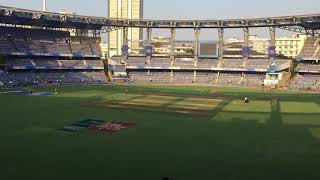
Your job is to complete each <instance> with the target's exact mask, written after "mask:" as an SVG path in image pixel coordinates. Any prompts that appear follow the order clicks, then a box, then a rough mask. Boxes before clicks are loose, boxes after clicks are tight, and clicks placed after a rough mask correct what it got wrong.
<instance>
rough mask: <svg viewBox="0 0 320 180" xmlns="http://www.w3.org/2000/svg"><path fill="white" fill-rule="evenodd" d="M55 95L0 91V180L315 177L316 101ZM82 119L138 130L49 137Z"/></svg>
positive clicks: (203, 93) (179, 93)
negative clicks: (122, 124)
mask: <svg viewBox="0 0 320 180" xmlns="http://www.w3.org/2000/svg"><path fill="white" fill-rule="evenodd" d="M53 89H54V88H33V89H30V88H25V89H23V90H27V91H30V90H32V91H33V92H43V91H46V92H53ZM126 90H128V95H126ZM3 91H4V90H3ZM58 92H59V94H58V95H54V96H49V97H34V96H27V95H16V94H2V93H0V112H1V114H0V119H1V120H0V143H1V145H0V152H1V153H0V179H1V180H40V179H41V180H43V179H45V180H60V179H68V180H73V179H76V180H89V179H94V180H102V179H104V180H161V178H162V177H166V176H167V177H172V179H173V180H211V179H212V180H213V179H215V180H251V179H259V180H270V179H281V180H286V179H289V180H301V179H319V178H320V173H319V172H318V171H319V167H320V95H319V94H307V93H295V92H288V91H284V90H277V91H273V92H271V93H265V92H263V90H261V89H243V88H213V87H199V86H160V85H158V86H156V85H154V86H150V85H132V86H111V85H110V86H94V87H84V86H80V87H58ZM244 97H248V98H249V99H250V100H251V101H250V103H249V104H245V103H244V102H243V100H244ZM274 98H278V99H280V100H278V101H276V102H274V103H271V102H270V99H274ZM88 118H91V119H98V120H105V121H128V122H132V123H136V127H134V128H130V129H127V130H124V131H121V132H117V133H103V132H95V131H91V130H83V131H80V132H77V133H68V132H63V131H59V130H57V129H59V128H62V127H64V126H66V125H68V124H72V123H75V122H78V121H81V120H84V119H88Z"/></svg>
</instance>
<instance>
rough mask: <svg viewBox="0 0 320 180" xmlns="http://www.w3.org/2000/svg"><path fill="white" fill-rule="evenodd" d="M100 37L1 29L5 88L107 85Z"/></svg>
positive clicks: (16, 28) (34, 30) (0, 27)
mask: <svg viewBox="0 0 320 180" xmlns="http://www.w3.org/2000/svg"><path fill="white" fill-rule="evenodd" d="M99 41H100V39H99V38H96V37H79V36H70V33H69V32H68V31H56V30H47V29H33V28H21V27H4V26H0V55H1V56H3V57H6V58H7V60H6V64H7V65H8V66H7V68H6V69H7V70H6V71H3V72H2V73H1V77H0V81H2V82H3V84H4V86H5V87H17V86H27V85H46V84H55V83H59V84H74V83H81V84H104V83H107V78H106V75H105V72H104V64H103V62H102V60H101V51H100V47H99Z"/></svg>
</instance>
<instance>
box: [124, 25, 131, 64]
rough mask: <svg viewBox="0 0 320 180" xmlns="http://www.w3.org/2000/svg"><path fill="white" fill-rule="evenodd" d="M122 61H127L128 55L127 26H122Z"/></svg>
mask: <svg viewBox="0 0 320 180" xmlns="http://www.w3.org/2000/svg"><path fill="white" fill-rule="evenodd" d="M122 43H123V44H122V61H123V63H125V62H127V60H128V55H129V46H128V28H127V27H124V28H123V42H122Z"/></svg>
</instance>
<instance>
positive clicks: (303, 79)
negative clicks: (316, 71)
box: [289, 74, 320, 91]
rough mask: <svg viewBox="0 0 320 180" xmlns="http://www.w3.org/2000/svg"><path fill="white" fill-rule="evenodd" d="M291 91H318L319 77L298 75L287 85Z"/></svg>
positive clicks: (319, 87) (319, 88) (319, 85)
mask: <svg viewBox="0 0 320 180" xmlns="http://www.w3.org/2000/svg"><path fill="white" fill-rule="evenodd" d="M289 88H290V89H292V90H300V91H307V90H316V91H319V90H320V75H313V74H305V75H298V76H297V77H296V78H295V79H294V80H293V81H292V83H291V84H290V85H289Z"/></svg>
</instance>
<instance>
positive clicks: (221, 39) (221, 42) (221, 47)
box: [218, 28, 224, 61]
mask: <svg viewBox="0 0 320 180" xmlns="http://www.w3.org/2000/svg"><path fill="white" fill-rule="evenodd" d="M218 33H219V52H218V57H219V61H223V54H224V29H223V28H219V29H218Z"/></svg>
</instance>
